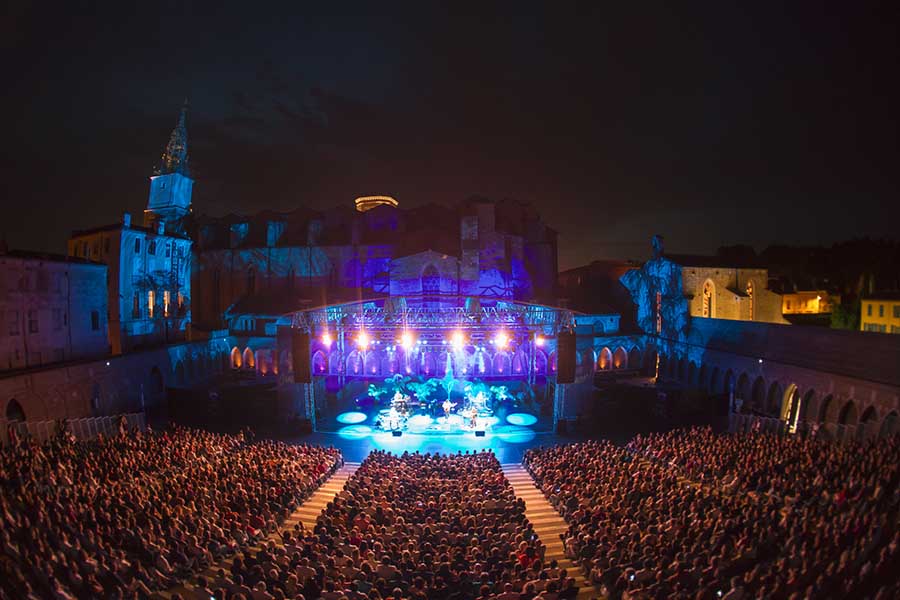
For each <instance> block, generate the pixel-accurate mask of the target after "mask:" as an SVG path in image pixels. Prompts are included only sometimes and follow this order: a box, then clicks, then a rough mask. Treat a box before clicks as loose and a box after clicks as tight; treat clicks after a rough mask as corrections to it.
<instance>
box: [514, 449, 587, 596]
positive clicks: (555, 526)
mask: <svg viewBox="0 0 900 600" xmlns="http://www.w3.org/2000/svg"><path fill="white" fill-rule="evenodd" d="M500 466H501V468H502V469H503V474H504V475H506V478H507V480H509V483H510V485H511V486H512V488H513V492H514V493H515V494H516V497H517V498H521V499H523V500H524V501H525V517H526V518H527V519H528V521H529V522H530V523H531V526H532V527H533V528H534V532H535V533H536V534H537V536H538V539H540V540H541V542H542V543H543V544H544V546H545V547H546V552H545V555H544V558H545V559H546V560H548V561H549V560H556V561H557V563H558V564H559V566H560V568H563V569H565V570H566V572H567V574H568V576H569V577H572V578H573V579H575V583H576V584H577V585H578V588H579V590H578V598H579V599H587V598H599V597H600V593H599V591H598V590H597V589H596V588H594V586H592V585H590V584H588V582H587V580H586V579H585V578H584V573H583V572H582V570H581V568H580V567H577V566H575V565H574V564H573V563H572V561H571V560H569V559H568V558H566V556H565V551H564V547H563V542H562V540H561V539H560V537H559V536H560V534H564V533H565V532H566V531H567V530H568V527H569V525H568V523H566V521H565V519H563V518H562V517H561V516H560V515H559V513H558V512H557V511H556V509H555V508H553V505H552V504H550V503H549V502H548V501H547V498H546V497H545V496H544V494H543V493H542V492H541V490H540V489H539V488H538V487H537V486H536V485H535V483H534V480H533V479H532V478H531V475H530V474H529V473H528V471H526V470H525V468H524V467H522V465H518V464H504V465H500Z"/></svg>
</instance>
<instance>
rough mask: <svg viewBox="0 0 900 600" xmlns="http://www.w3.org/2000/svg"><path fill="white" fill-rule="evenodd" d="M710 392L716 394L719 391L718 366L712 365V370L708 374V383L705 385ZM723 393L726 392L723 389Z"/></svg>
mask: <svg viewBox="0 0 900 600" xmlns="http://www.w3.org/2000/svg"><path fill="white" fill-rule="evenodd" d="M707 389H708V390H709V393H710V394H718V393H719V367H713V368H712V372H711V373H710V374H709V385H708V386H707ZM725 393H728V391H727V390H725Z"/></svg>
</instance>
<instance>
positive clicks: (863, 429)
mask: <svg viewBox="0 0 900 600" xmlns="http://www.w3.org/2000/svg"><path fill="white" fill-rule="evenodd" d="M877 427H878V409H876V408H875V406H874V405H870V406H869V407H867V408H866V410H864V411H863V413H862V415H860V417H859V439H860V440H867V439H871V438H874V437H875V434H876V433H878V431H877Z"/></svg>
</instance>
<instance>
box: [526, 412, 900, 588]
mask: <svg viewBox="0 0 900 600" xmlns="http://www.w3.org/2000/svg"><path fill="white" fill-rule="evenodd" d="M524 462H525V465H526V467H527V468H528V469H529V471H530V472H531V474H532V476H533V477H534V478H535V481H536V482H538V485H539V486H540V487H541V489H542V491H543V492H544V494H545V495H546V496H547V497H548V499H549V500H550V501H551V502H552V503H553V504H554V505H555V506H556V507H557V508H558V510H560V512H561V513H562V515H563V516H564V517H565V519H566V520H567V522H568V523H569V529H568V532H567V536H566V537H565V540H564V541H565V545H566V551H567V554H568V555H569V556H570V557H571V558H572V559H573V560H575V561H576V562H578V563H579V564H580V565H581V566H582V567H583V568H584V570H585V574H586V575H588V576H589V577H590V578H591V580H592V582H593V583H595V584H596V585H598V586H600V587H601V588H603V589H604V592H605V593H606V595H608V596H609V597H611V598H690V599H695V598H696V599H702V600H715V599H717V598H725V599H726V600H738V599H742V598H774V599H779V598H785V599H799V598H813V599H818V598H860V599H862V598H876V599H886V598H896V597H900V586H898V577H897V572H898V571H900V529H898V526H897V520H898V507H900V491H898V483H900V437H898V436H894V437H893V438H890V439H886V440H880V441H878V442H875V443H871V444H865V445H862V444H858V443H851V444H846V445H837V444H834V443H830V442H826V441H823V440H817V439H814V438H803V437H800V436H777V435H771V434H763V433H757V432H754V433H748V434H737V435H731V434H715V433H713V432H712V431H711V430H710V429H709V428H693V429H688V430H675V431H671V432H668V433H664V434H651V435H646V436H637V437H636V438H635V439H634V440H632V441H631V442H630V443H629V444H628V445H627V446H626V447H624V448H623V447H620V446H615V445H613V444H611V443H609V442H605V441H590V442H584V443H578V444H571V445H566V446H558V447H553V448H538V449H533V450H529V451H527V452H526V456H525V461H524Z"/></svg>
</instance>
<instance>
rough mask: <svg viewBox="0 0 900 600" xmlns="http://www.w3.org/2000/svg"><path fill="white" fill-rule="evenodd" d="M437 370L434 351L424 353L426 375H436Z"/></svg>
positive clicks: (423, 361)
mask: <svg viewBox="0 0 900 600" xmlns="http://www.w3.org/2000/svg"><path fill="white" fill-rule="evenodd" d="M436 372H437V364H436V362H435V360H434V352H423V353H422V373H424V374H425V375H435V374H436Z"/></svg>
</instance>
